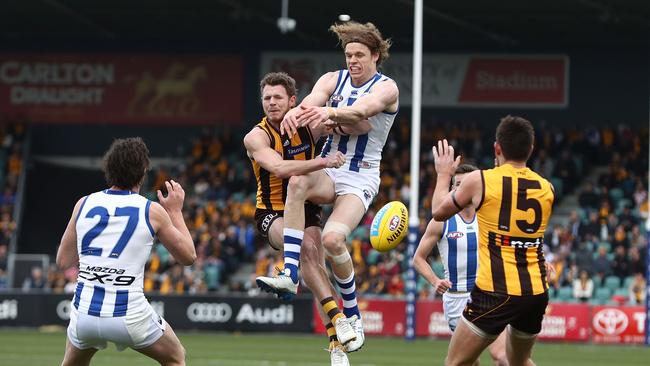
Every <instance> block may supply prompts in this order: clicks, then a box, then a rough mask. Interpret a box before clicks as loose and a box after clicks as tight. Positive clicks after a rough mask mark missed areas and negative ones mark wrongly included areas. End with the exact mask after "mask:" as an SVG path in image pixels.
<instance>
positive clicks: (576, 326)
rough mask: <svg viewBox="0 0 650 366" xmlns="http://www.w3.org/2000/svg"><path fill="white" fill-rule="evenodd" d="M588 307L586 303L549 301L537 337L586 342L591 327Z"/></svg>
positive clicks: (550, 339)
mask: <svg viewBox="0 0 650 366" xmlns="http://www.w3.org/2000/svg"><path fill="white" fill-rule="evenodd" d="M589 308H590V307H589V305H587V304H558V303H549V304H548V306H547V307H546V314H545V315H544V320H543V321H542V331H541V333H540V334H539V339H543V340H549V341H578V342H587V341H588V340H589V332H590V327H591V325H590V321H591V318H590V317H589Z"/></svg>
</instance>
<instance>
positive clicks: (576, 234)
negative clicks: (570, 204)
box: [567, 210, 585, 242]
mask: <svg viewBox="0 0 650 366" xmlns="http://www.w3.org/2000/svg"><path fill="white" fill-rule="evenodd" d="M567 231H568V232H569V234H570V235H571V239H572V240H573V241H574V242H576V241H578V240H581V239H582V238H583V234H584V231H585V228H584V226H583V225H582V221H581V220H580V216H578V211H576V210H573V211H571V214H570V215H569V222H568V223H567Z"/></svg>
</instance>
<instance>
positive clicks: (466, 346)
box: [445, 318, 494, 366]
mask: <svg viewBox="0 0 650 366" xmlns="http://www.w3.org/2000/svg"><path fill="white" fill-rule="evenodd" d="M493 341H494V337H491V336H489V335H487V334H481V335H479V334H477V333H476V329H472V328H470V326H469V325H468V323H467V321H466V320H465V319H464V318H461V319H460V321H459V322H458V326H457V327H456V330H455V331H454V334H453V335H452V337H451V341H450V342H449V349H448V351H447V358H446V359H445V365H446V366H464V365H467V366H469V365H472V364H474V361H476V360H477V359H478V357H479V356H480V355H481V352H483V350H484V349H485V348H486V347H487V346H488V345H490V343H492V342H493Z"/></svg>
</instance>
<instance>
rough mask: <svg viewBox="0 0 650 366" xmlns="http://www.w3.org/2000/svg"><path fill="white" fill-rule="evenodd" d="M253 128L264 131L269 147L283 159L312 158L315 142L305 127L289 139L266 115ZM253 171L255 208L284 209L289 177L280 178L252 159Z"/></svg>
mask: <svg viewBox="0 0 650 366" xmlns="http://www.w3.org/2000/svg"><path fill="white" fill-rule="evenodd" d="M255 128H260V129H261V130H262V131H264V132H266V135H267V136H268V137H269V141H270V142H271V148H272V149H274V150H275V151H276V152H277V153H278V154H280V156H282V158H283V159H285V160H309V159H313V158H314V149H315V146H316V144H315V142H314V137H313V136H312V134H311V131H310V130H309V128H307V127H301V128H299V129H298V133H297V134H295V135H293V137H292V138H291V139H289V137H288V136H287V135H281V134H280V131H278V130H276V129H275V127H273V126H272V125H271V124H270V123H269V122H267V121H266V117H264V118H263V119H262V121H261V122H260V123H258V124H257V125H256V126H255ZM251 163H252V164H253V172H254V173H255V179H256V180H257V204H256V207H257V208H265V209H268V210H276V211H282V210H284V201H285V200H286V198H287V184H288V183H289V179H280V178H278V177H276V176H274V175H273V174H271V173H270V172H269V171H268V170H266V169H264V168H262V167H261V166H260V165H259V164H258V163H257V162H256V161H255V160H254V159H251Z"/></svg>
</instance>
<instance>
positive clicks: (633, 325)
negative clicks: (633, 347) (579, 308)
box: [592, 306, 646, 344]
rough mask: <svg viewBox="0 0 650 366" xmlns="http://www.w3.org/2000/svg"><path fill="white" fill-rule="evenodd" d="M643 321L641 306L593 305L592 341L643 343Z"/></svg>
mask: <svg viewBox="0 0 650 366" xmlns="http://www.w3.org/2000/svg"><path fill="white" fill-rule="evenodd" d="M645 321H646V313H645V309H644V307H643V306H621V307H616V306H595V307H593V308H592V336H593V341H594V342H596V343H613V344H620V343H628V344H630V343H632V344H643V343H644V341H645Z"/></svg>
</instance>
